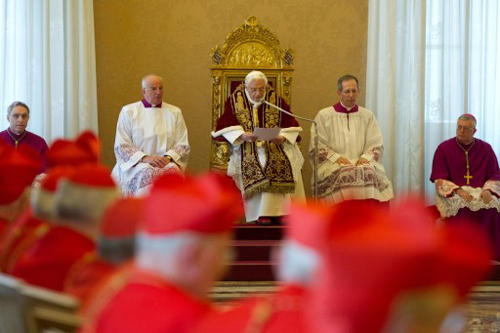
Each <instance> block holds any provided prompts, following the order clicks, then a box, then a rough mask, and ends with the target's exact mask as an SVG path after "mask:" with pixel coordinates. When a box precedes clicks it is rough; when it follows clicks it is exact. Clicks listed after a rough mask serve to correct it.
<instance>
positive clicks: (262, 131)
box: [253, 127, 281, 141]
mask: <svg viewBox="0 0 500 333" xmlns="http://www.w3.org/2000/svg"><path fill="white" fill-rule="evenodd" d="M280 131H281V128H280V127H273V128H262V127H257V128H255V129H254V130H253V135H255V136H256V137H257V140H260V141H269V140H271V139H274V138H275V137H277V136H278V135H279V134H280Z"/></svg>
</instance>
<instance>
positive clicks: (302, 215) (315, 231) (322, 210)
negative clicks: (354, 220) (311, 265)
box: [286, 202, 334, 250]
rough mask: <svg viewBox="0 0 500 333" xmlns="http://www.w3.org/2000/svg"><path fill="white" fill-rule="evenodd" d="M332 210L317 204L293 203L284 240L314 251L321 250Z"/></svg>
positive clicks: (326, 235)
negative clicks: (289, 240)
mask: <svg viewBox="0 0 500 333" xmlns="http://www.w3.org/2000/svg"><path fill="white" fill-rule="evenodd" d="M333 210H334V208H331V207H328V206H326V205H322V204H319V203H308V204H306V203H299V202H293V203H292V204H291V205H290V209H289V216H288V222H287V229H286V238H287V239H292V240H294V241H296V242H298V243H300V244H302V245H304V246H307V247H310V248H313V249H315V250H319V249H321V248H323V247H324V246H325V245H326V242H327V241H326V240H327V237H328V223H329V222H330V220H331V216H332V215H333Z"/></svg>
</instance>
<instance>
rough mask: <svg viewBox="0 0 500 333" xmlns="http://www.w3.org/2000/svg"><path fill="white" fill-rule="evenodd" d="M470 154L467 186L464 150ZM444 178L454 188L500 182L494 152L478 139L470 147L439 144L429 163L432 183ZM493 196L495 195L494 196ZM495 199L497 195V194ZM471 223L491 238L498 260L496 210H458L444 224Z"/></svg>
mask: <svg viewBox="0 0 500 333" xmlns="http://www.w3.org/2000/svg"><path fill="white" fill-rule="evenodd" d="M464 150H465V151H468V155H469V174H470V175H471V176H472V178H469V182H470V183H469V184H468V185H467V177H465V176H466V175H467V160H466V157H465V151H464ZM438 179H446V180H449V181H451V182H453V183H454V184H455V185H457V186H471V187H475V188H482V187H483V186H484V184H485V183H486V182H487V181H488V180H496V181H500V169H499V166H498V160H497V158H496V156H495V152H494V151H493V149H492V148H491V146H490V145H489V144H488V143H487V142H484V141H482V140H480V139H474V142H473V143H471V144H469V145H463V144H462V145H461V146H460V145H459V143H458V142H457V140H456V138H452V139H449V140H446V141H444V142H443V143H441V144H440V145H439V146H438V148H437V149H436V153H435V154H434V161H433V163H432V173H431V178H430V180H431V181H432V182H434V181H436V180H438ZM493 195H495V194H493ZM496 195H497V196H498V193H496ZM466 220H472V221H475V222H476V223H477V225H478V226H479V227H481V229H483V230H484V231H485V232H486V233H487V234H488V237H489V238H490V240H491V242H492V246H493V251H494V256H495V259H496V260H499V259H500V213H499V212H498V210H497V209H495V208H489V209H480V210H478V211H471V210H470V209H469V208H467V207H464V208H461V209H460V210H459V211H458V213H457V214H456V215H455V216H452V217H449V218H446V219H445V221H447V222H453V223H463V222H464V221H466Z"/></svg>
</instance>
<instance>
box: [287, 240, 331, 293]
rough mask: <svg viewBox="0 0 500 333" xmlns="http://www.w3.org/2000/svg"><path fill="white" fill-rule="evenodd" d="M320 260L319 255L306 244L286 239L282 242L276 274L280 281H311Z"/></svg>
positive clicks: (302, 282)
mask: <svg viewBox="0 0 500 333" xmlns="http://www.w3.org/2000/svg"><path fill="white" fill-rule="evenodd" d="M320 262H321V257H320V255H319V254H318V253H317V252H316V251H315V250H313V249H312V248H310V247H308V246H304V245H302V244H300V243H299V242H296V241H294V240H291V239H288V240H284V241H283V242H282V246H281V257H280V263H279V266H278V276H279V279H280V281H282V282H289V283H291V282H293V283H298V284H300V285H308V284H310V283H311V281H312V279H313V277H314V274H315V273H316V270H317V268H318V267H319V265H320Z"/></svg>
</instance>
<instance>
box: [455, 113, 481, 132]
mask: <svg viewBox="0 0 500 333" xmlns="http://www.w3.org/2000/svg"><path fill="white" fill-rule="evenodd" d="M458 120H467V121H472V127H473V128H476V125H477V121H476V118H475V117H474V116H473V115H471V114H470V113H464V114H463V115H461V116H460V117H458Z"/></svg>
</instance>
